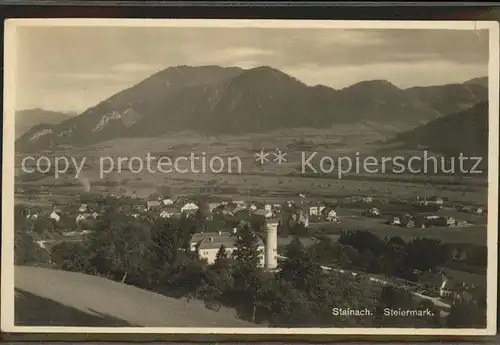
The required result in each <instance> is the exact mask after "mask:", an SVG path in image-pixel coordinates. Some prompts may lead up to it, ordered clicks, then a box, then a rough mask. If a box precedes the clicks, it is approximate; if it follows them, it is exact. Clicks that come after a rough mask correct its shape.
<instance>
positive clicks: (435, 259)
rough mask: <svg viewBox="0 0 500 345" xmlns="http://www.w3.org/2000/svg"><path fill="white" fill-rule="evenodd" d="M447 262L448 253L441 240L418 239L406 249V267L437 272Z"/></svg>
mask: <svg viewBox="0 0 500 345" xmlns="http://www.w3.org/2000/svg"><path fill="white" fill-rule="evenodd" d="M446 260H447V251H446V250H445V248H444V247H443V245H442V243H441V242H440V241H439V240H436V239H433V238H420V237H417V238H415V239H413V240H412V241H411V242H410V243H408V245H407V247H406V256H405V262H404V264H405V266H406V268H407V269H418V270H421V271H431V270H435V269H436V267H437V266H441V265H443V264H444V263H445V262H446Z"/></svg>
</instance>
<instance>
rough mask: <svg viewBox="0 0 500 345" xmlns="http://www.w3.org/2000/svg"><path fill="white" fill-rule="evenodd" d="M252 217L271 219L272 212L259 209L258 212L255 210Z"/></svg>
mask: <svg viewBox="0 0 500 345" xmlns="http://www.w3.org/2000/svg"><path fill="white" fill-rule="evenodd" d="M253 215H255V216H260V217H265V218H272V216H273V212H271V211H268V210H265V209H263V208H260V209H258V210H255V211H254V212H253Z"/></svg>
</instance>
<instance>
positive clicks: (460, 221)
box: [455, 220, 469, 226]
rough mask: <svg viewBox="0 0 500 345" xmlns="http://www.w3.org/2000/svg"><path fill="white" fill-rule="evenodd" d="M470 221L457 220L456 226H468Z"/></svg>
mask: <svg viewBox="0 0 500 345" xmlns="http://www.w3.org/2000/svg"><path fill="white" fill-rule="evenodd" d="M467 225H469V223H467V221H466V220H457V221H456V224H455V226H467Z"/></svg>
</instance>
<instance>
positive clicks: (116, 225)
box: [89, 209, 152, 282]
mask: <svg viewBox="0 0 500 345" xmlns="http://www.w3.org/2000/svg"><path fill="white" fill-rule="evenodd" d="M97 227H98V229H99V231H95V232H93V233H92V234H91V236H90V248H89V251H90V254H89V256H90V262H91V264H92V265H93V266H94V267H96V270H97V272H99V273H105V274H107V275H108V276H109V275H110V274H111V273H115V274H117V275H121V276H120V280H121V281H122V282H125V280H126V278H127V276H128V275H134V276H138V275H141V274H143V273H144V269H145V264H144V263H145V261H146V259H147V258H148V254H149V249H150V248H151V242H152V240H151V231H150V226H148V224H146V223H143V222H140V221H138V220H137V219H135V218H134V217H131V216H125V215H122V214H119V213H117V212H116V211H114V210H112V209H110V210H108V211H106V212H105V213H104V214H103V216H102V217H101V218H100V220H99V222H98V225H97Z"/></svg>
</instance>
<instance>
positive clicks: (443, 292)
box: [439, 275, 466, 299]
mask: <svg viewBox="0 0 500 345" xmlns="http://www.w3.org/2000/svg"><path fill="white" fill-rule="evenodd" d="M465 291H466V284H465V282H462V283H458V282H457V281H454V280H449V279H448V278H447V277H445V276H444V275H443V282H442V283H441V286H440V287H439V296H440V297H441V298H453V299H459V298H461V296H462V295H463V294H464V292H465Z"/></svg>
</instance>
